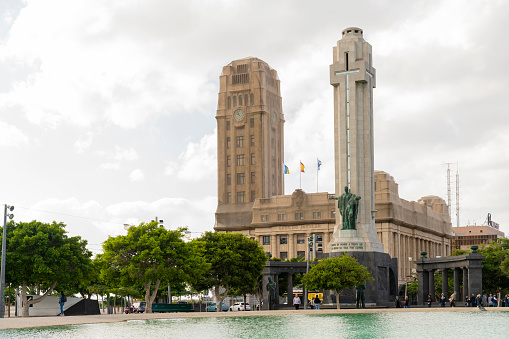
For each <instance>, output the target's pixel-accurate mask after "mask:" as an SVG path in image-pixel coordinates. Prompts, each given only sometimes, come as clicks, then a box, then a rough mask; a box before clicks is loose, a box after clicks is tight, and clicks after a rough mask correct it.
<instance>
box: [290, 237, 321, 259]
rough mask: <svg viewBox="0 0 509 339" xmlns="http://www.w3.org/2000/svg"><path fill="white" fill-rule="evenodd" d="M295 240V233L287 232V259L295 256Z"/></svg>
mask: <svg viewBox="0 0 509 339" xmlns="http://www.w3.org/2000/svg"><path fill="white" fill-rule="evenodd" d="M295 241H296V240H295V234H293V233H292V234H288V259H291V258H296V257H297V252H296V251H295ZM327 244H328V242H327Z"/></svg>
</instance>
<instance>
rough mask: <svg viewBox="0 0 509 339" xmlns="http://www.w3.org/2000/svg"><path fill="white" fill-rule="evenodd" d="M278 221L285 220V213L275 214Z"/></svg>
mask: <svg viewBox="0 0 509 339" xmlns="http://www.w3.org/2000/svg"><path fill="white" fill-rule="evenodd" d="M277 220H278V221H285V220H286V214H278V215H277Z"/></svg>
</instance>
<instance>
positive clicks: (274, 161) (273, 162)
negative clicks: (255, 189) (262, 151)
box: [271, 157, 276, 168]
mask: <svg viewBox="0 0 509 339" xmlns="http://www.w3.org/2000/svg"><path fill="white" fill-rule="evenodd" d="M271 160H272V168H276V159H274V157H272V159H271Z"/></svg>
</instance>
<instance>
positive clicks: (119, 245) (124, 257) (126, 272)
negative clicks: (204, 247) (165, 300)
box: [101, 222, 207, 313]
mask: <svg viewBox="0 0 509 339" xmlns="http://www.w3.org/2000/svg"><path fill="white" fill-rule="evenodd" d="M184 231H185V229H184V228H179V229H177V230H174V231H173V230H167V229H165V228H164V227H163V226H161V225H159V224H158V223H157V222H151V223H148V224H145V223H141V224H140V225H139V226H131V227H130V228H129V230H128V233H127V235H119V236H116V237H109V238H108V240H106V241H105V242H104V244H103V249H104V254H103V259H104V260H105V261H106V262H107V263H108V265H107V268H106V269H103V270H102V274H101V275H102V276H103V277H104V278H105V279H106V280H107V281H110V282H112V283H114V282H115V281H118V282H119V284H122V285H123V286H129V285H130V284H140V283H141V284H143V286H144V288H145V301H146V303H147V306H146V312H147V313H150V312H151V311H152V303H153V301H154V299H155V297H156V295H157V290H158V288H159V285H160V283H161V282H162V283H170V284H175V283H179V282H183V281H191V280H193V275H195V274H200V273H201V272H202V271H203V270H204V269H206V268H207V264H206V263H205V261H204V259H203V258H202V257H201V256H200V255H198V253H196V251H193V250H192V246H190V245H189V244H187V243H185V242H184V240H183V239H182V238H183V232H184ZM152 285H153V286H154V288H153V292H152Z"/></svg>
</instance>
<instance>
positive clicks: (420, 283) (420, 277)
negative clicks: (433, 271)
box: [417, 266, 425, 305]
mask: <svg viewBox="0 0 509 339" xmlns="http://www.w3.org/2000/svg"><path fill="white" fill-rule="evenodd" d="M424 285H425V283H424V270H423V269H422V268H421V267H419V266H417V304H419V305H422V304H424V300H425V299H424V298H425V295H424Z"/></svg>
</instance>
